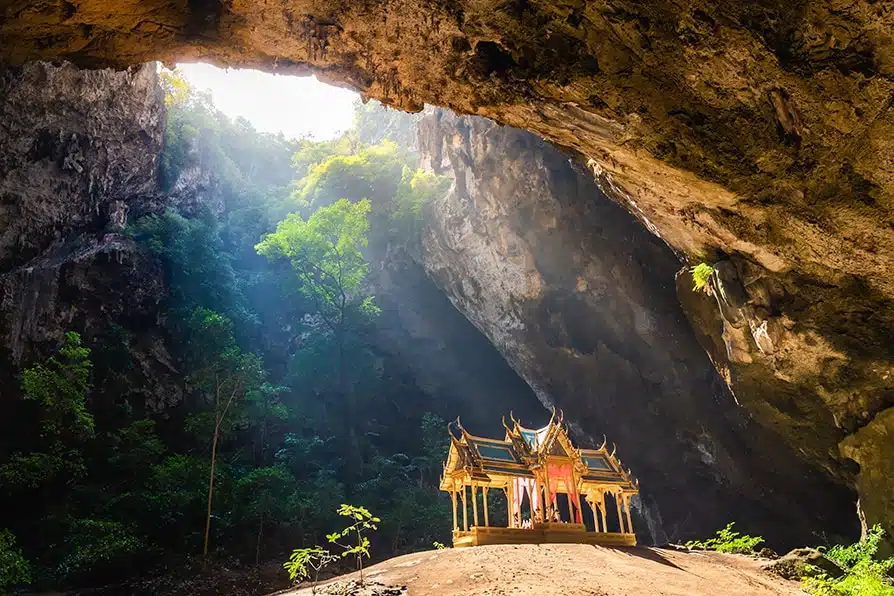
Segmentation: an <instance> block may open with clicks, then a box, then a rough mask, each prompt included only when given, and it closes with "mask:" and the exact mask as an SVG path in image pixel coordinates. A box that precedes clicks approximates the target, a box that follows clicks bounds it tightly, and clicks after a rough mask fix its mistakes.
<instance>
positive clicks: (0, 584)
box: [0, 529, 31, 592]
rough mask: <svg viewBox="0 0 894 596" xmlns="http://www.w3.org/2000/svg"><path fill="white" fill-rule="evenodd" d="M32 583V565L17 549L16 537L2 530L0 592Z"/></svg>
mask: <svg viewBox="0 0 894 596" xmlns="http://www.w3.org/2000/svg"><path fill="white" fill-rule="evenodd" d="M29 583H31V565H29V564H28V561H26V560H25V557H23V556H22V551H21V550H19V549H17V548H16V537H15V536H13V535H12V532H10V531H9V530H6V529H3V530H0V592H5V591H6V590H7V589H9V588H11V587H12V586H15V585H16V584H29Z"/></svg>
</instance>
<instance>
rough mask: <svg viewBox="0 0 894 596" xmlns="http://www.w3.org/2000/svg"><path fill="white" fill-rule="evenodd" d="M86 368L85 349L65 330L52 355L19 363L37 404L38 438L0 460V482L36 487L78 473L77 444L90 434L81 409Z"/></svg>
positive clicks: (26, 389) (88, 420)
mask: <svg viewBox="0 0 894 596" xmlns="http://www.w3.org/2000/svg"><path fill="white" fill-rule="evenodd" d="M91 369H92V363H91V362H90V350H89V349H88V348H85V347H84V346H83V345H82V344H81V336H80V335H78V334H77V333H74V332H69V333H66V334H65V340H64V342H63V344H62V346H61V347H60V348H59V350H58V351H57V352H56V353H55V354H54V355H52V356H50V357H49V358H47V359H46V360H45V361H44V362H38V363H36V364H34V365H33V366H31V367H30V368H26V369H25V371H24V373H23V374H22V393H23V394H24V396H25V399H26V400H28V401H31V402H34V403H36V404H37V406H38V408H39V413H38V416H39V418H40V444H39V445H36V446H35V449H34V451H33V452H31V453H13V454H12V455H11V456H10V457H9V459H8V461H7V462H6V463H3V464H0V480H2V484H3V485H6V486H8V487H10V488H11V487H20V488H31V489H36V488H38V487H40V486H42V485H45V484H47V483H49V482H51V481H53V480H55V479H57V478H60V477H61V478H65V477H67V478H80V477H81V476H83V475H84V473H85V470H84V464H83V460H82V453H81V447H82V446H83V445H84V443H85V442H86V441H89V440H90V439H92V438H93V437H94V420H93V416H92V414H91V413H90V412H89V411H88V409H87V394H88V392H89V390H90V373H91Z"/></svg>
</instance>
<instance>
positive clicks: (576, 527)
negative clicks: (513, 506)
mask: <svg viewBox="0 0 894 596" xmlns="http://www.w3.org/2000/svg"><path fill="white" fill-rule="evenodd" d="M487 544H594V545H600V546H636V534H628V533H623V534H622V533H619V532H588V531H587V528H586V526H584V525H582V524H563V523H546V524H534V527H533V528H491V527H485V526H472V527H471V528H469V530H468V531H463V530H456V531H454V532H453V546H454V548H460V547H465V546H484V545H487Z"/></svg>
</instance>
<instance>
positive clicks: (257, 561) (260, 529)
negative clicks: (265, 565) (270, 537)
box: [255, 509, 264, 565]
mask: <svg viewBox="0 0 894 596" xmlns="http://www.w3.org/2000/svg"><path fill="white" fill-rule="evenodd" d="M263 535H264V510H263V509H261V520H260V522H259V523H258V544H257V547H255V565H260V564H261V537H262V536H263Z"/></svg>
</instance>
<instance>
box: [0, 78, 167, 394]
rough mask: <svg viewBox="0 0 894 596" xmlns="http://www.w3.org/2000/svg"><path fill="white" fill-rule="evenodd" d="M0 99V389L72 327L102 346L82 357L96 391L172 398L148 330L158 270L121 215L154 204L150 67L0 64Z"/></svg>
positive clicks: (154, 101) (154, 318) (160, 122)
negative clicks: (93, 371)
mask: <svg viewBox="0 0 894 596" xmlns="http://www.w3.org/2000/svg"><path fill="white" fill-rule="evenodd" d="M0 97H2V98H3V101H2V102H0V121H2V122H3V126H2V127H0V337H2V342H0V345H2V347H0V371H2V373H3V380H2V382H0V385H2V392H3V393H4V394H7V395H8V394H13V395H14V394H15V393H16V389H17V387H16V375H17V374H18V373H19V372H20V370H21V367H22V366H24V365H26V364H27V363H29V362H30V361H32V360H33V359H34V358H36V357H38V356H42V355H44V353H45V351H47V350H52V349H55V347H56V346H57V345H58V342H59V341H60V340H61V339H62V336H63V335H64V333H65V332H66V331H70V330H77V331H80V332H81V333H82V335H83V336H84V338H85V340H86V342H87V344H88V345H93V346H103V347H104V348H107V349H104V350H102V353H101V354H99V353H98V354H97V358H98V359H96V360H95V365H96V367H97V369H98V374H97V379H99V380H100V383H101V386H100V387H97V389H98V390H97V391H96V395H97V396H104V395H110V396H132V397H134V398H135V399H133V403H135V404H137V405H145V406H146V407H148V408H160V407H162V406H164V405H165V404H169V403H171V402H176V401H177V399H178V395H179V390H178V389H177V386H176V383H174V381H173V376H174V374H175V372H176V371H175V370H174V367H173V365H172V364H171V361H170V357H169V356H168V353H167V350H166V348H165V345H164V341H163V338H162V337H161V336H160V335H159V332H158V330H157V325H158V316H159V314H158V310H159V309H158V305H159V303H160V301H161V300H162V299H163V298H164V297H165V295H166V288H165V287H164V278H163V276H162V272H161V270H160V269H159V267H158V265H157V264H156V263H154V262H153V261H152V260H151V259H146V258H145V257H144V256H143V255H141V254H140V253H139V252H138V251H137V250H136V247H135V246H134V245H133V243H132V242H131V241H130V240H129V239H128V238H127V237H125V236H124V235H123V234H122V233H121V232H122V230H123V227H124V225H125V224H126V222H127V218H128V216H134V215H136V214H140V213H144V212H146V211H148V210H154V209H157V208H158V206H159V205H160V204H161V202H162V200H163V199H162V197H161V196H160V194H159V192H158V190H157V188H156V160H157V155H158V153H159V152H160V151H161V146H162V141H163V135H164V122H165V120H164V102H163V101H162V96H161V95H160V88H159V86H158V80H157V75H156V72H155V67H154V65H147V66H143V67H136V68H132V69H129V70H125V71H121V72H115V71H110V70H105V71H84V70H80V69H78V68H75V67H74V66H72V65H70V64H63V65H59V66H55V65H52V64H49V63H31V64H28V65H27V66H25V67H22V68H13V69H8V70H5V71H3V72H2V74H0ZM135 332H138V333H135ZM113 370H117V371H119V372H118V374H107V373H111V372H112V371H113ZM122 370H127V371H129V372H127V373H123V372H120V371H122Z"/></svg>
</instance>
